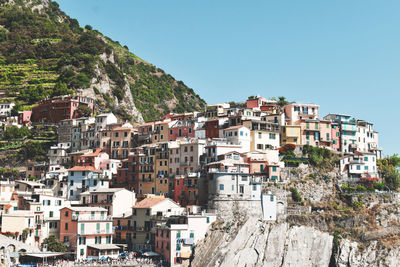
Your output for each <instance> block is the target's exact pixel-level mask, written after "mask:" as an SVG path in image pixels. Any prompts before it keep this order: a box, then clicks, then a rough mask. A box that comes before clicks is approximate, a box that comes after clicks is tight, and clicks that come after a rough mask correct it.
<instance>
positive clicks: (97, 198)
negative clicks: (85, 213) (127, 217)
mask: <svg viewBox="0 0 400 267" xmlns="http://www.w3.org/2000/svg"><path fill="white" fill-rule="evenodd" d="M80 203H81V204H83V205H87V206H90V207H103V208H105V209H107V212H108V214H109V215H111V216H113V217H115V216H117V215H120V214H123V213H128V212H131V211H132V207H133V206H134V205H135V204H136V194H135V192H132V191H129V190H126V189H125V188H99V189H95V190H91V191H86V192H84V193H81V195H80Z"/></svg>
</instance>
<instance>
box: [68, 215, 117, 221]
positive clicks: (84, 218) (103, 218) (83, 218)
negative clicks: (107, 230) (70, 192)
mask: <svg viewBox="0 0 400 267" xmlns="http://www.w3.org/2000/svg"><path fill="white" fill-rule="evenodd" d="M72 220H73V221H112V217H111V216H101V215H94V216H91V215H86V214H83V215H76V214H73V215H72Z"/></svg>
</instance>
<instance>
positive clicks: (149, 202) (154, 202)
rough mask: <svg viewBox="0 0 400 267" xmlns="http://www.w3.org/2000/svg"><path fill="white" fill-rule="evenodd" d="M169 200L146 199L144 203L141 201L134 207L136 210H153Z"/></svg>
mask: <svg viewBox="0 0 400 267" xmlns="http://www.w3.org/2000/svg"><path fill="white" fill-rule="evenodd" d="M165 200H167V199H166V198H158V197H157V198H156V197H149V198H145V199H143V200H142V201H140V202H139V203H136V205H135V206H133V207H134V208H151V207H153V206H155V205H157V204H158V203H161V202H163V201H165Z"/></svg>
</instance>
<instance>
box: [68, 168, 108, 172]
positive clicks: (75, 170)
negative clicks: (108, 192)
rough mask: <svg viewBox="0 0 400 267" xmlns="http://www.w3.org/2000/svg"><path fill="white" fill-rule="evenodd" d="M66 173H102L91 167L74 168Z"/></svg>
mask: <svg viewBox="0 0 400 267" xmlns="http://www.w3.org/2000/svg"><path fill="white" fill-rule="evenodd" d="M68 171H72V172H84V171H91V172H98V173H102V171H101V170H98V169H96V168H94V167H92V166H74V167H73V168H71V169H69V170H68Z"/></svg>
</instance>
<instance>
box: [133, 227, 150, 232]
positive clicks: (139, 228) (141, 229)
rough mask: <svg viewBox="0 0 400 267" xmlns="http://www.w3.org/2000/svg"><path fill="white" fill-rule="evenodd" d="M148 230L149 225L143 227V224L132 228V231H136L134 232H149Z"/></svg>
mask: <svg viewBox="0 0 400 267" xmlns="http://www.w3.org/2000/svg"><path fill="white" fill-rule="evenodd" d="M150 230H151V228H150V227H144V226H140V227H136V228H135V227H134V228H133V231H136V232H150Z"/></svg>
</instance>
